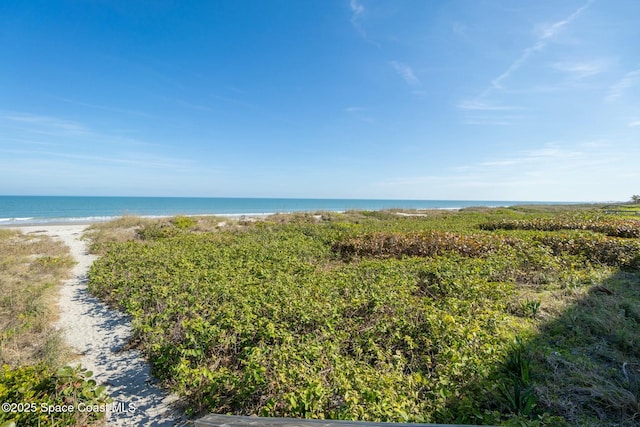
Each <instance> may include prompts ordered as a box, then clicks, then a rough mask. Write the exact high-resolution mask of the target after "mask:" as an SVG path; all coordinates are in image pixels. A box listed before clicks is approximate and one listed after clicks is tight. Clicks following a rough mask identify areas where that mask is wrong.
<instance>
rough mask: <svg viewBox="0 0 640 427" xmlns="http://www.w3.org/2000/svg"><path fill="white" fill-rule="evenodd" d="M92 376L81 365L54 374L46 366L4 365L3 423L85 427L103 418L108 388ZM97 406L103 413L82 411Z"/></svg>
mask: <svg viewBox="0 0 640 427" xmlns="http://www.w3.org/2000/svg"><path fill="white" fill-rule="evenodd" d="M92 375H93V373H92V372H90V371H87V370H86V369H83V368H81V367H80V366H78V367H76V368H72V367H70V366H65V367H63V368H60V369H58V370H57V371H54V370H52V369H51V368H49V367H47V366H46V365H43V364H38V365H29V366H22V367H19V368H15V369H11V368H9V366H7V365H5V366H4V367H3V369H2V373H0V401H2V402H3V407H2V411H0V422H14V423H16V424H17V425H30V426H39V425H85V424H87V423H91V422H94V421H97V420H100V419H103V418H104V417H105V414H106V410H107V407H106V406H105V405H107V403H108V402H109V398H108V397H107V394H106V392H105V387H104V386H98V385H97V384H96V382H95V380H93V379H91V376H92ZM79 405H80V407H79ZM95 405H97V406H98V408H100V409H101V410H98V411H85V410H82V407H83V406H84V407H95ZM102 408H104V410H102Z"/></svg>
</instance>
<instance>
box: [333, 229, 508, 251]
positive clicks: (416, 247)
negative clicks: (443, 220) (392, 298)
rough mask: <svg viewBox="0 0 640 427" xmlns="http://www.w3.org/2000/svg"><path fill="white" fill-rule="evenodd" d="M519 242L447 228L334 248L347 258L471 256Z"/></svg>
mask: <svg viewBox="0 0 640 427" xmlns="http://www.w3.org/2000/svg"><path fill="white" fill-rule="evenodd" d="M519 243H520V240H518V239H514V238H506V237H496V236H486V235H473V234H471V235H469V234H467V235H465V234H456V233H449V232H444V231H424V232H413V233H394V232H377V233H368V234H362V235H359V236H356V237H352V238H348V239H346V240H344V241H339V242H337V243H335V244H334V245H333V248H332V249H333V251H334V252H338V253H340V254H341V255H342V256H343V257H345V258H349V257H353V256H358V257H363V256H374V257H382V258H392V257H394V258H399V257H402V256H417V257H427V256H436V255H442V254H446V253H449V252H454V253H458V254H460V255H464V256H469V257H481V256H486V255H489V254H492V253H496V252H497V251H498V250H500V249H501V248H504V247H505V246H515V245H517V244H519Z"/></svg>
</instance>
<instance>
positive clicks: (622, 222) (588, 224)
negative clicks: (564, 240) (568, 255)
mask: <svg viewBox="0 0 640 427" xmlns="http://www.w3.org/2000/svg"><path fill="white" fill-rule="evenodd" d="M479 227H480V229H482V230H538V231H560V230H590V231H595V232H598V233H603V234H606V235H607V236H611V237H625V238H637V237H640V220H636V219H624V218H595V219H591V218H577V219H576V218H532V219H502V220H498V221H489V222H485V223H482V224H480V226H479Z"/></svg>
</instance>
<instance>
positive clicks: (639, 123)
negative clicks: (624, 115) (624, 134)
mask: <svg viewBox="0 0 640 427" xmlns="http://www.w3.org/2000/svg"><path fill="white" fill-rule="evenodd" d="M638 126H640V120H634V121H632V122H629V127H630V128H635V127H638Z"/></svg>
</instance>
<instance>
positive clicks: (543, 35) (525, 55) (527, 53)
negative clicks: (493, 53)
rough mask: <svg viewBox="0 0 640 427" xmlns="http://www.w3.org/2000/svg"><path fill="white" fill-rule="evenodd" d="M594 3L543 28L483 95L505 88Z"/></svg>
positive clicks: (591, 0)
mask: <svg viewBox="0 0 640 427" xmlns="http://www.w3.org/2000/svg"><path fill="white" fill-rule="evenodd" d="M593 1H594V0H589V1H587V2H586V3H585V4H584V5H583V6H581V7H579V8H578V9H576V10H575V11H574V12H573V13H572V14H570V15H569V16H568V17H566V18H565V19H563V20H560V21H557V22H554V23H553V24H551V25H548V26H545V27H543V28H542V29H541V30H540V31H539V33H540V34H539V36H538V38H537V39H536V40H535V42H534V43H533V45H531V46H529V47H528V48H526V49H524V50H523V51H522V53H521V54H520V56H519V57H518V58H517V59H516V60H515V61H513V62H512V63H511V65H509V67H507V69H506V70H505V71H504V72H503V73H502V74H500V75H499V76H498V77H496V78H494V79H493V80H492V81H491V85H490V86H489V87H488V88H487V89H486V90H485V92H484V93H483V95H487V94H488V93H489V92H491V91H492V90H495V89H502V88H503V85H502V83H503V82H504V81H505V80H506V79H508V78H509V77H510V76H511V74H513V73H514V72H515V71H517V70H518V69H519V68H520V67H522V65H524V64H525V62H527V60H528V59H529V57H531V55H533V54H534V53H535V52H538V51H541V50H543V49H544V48H545V47H546V46H547V44H548V43H549V41H550V40H551V39H552V38H554V37H555V36H556V35H557V34H558V33H559V32H560V31H561V30H562V29H563V28H564V27H566V26H567V25H569V24H570V23H571V22H573V21H574V20H575V19H576V18H577V17H578V16H579V15H580V14H581V13H582V12H584V10H585V9H587V8H588V7H589V6H590V5H591V3H593Z"/></svg>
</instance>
